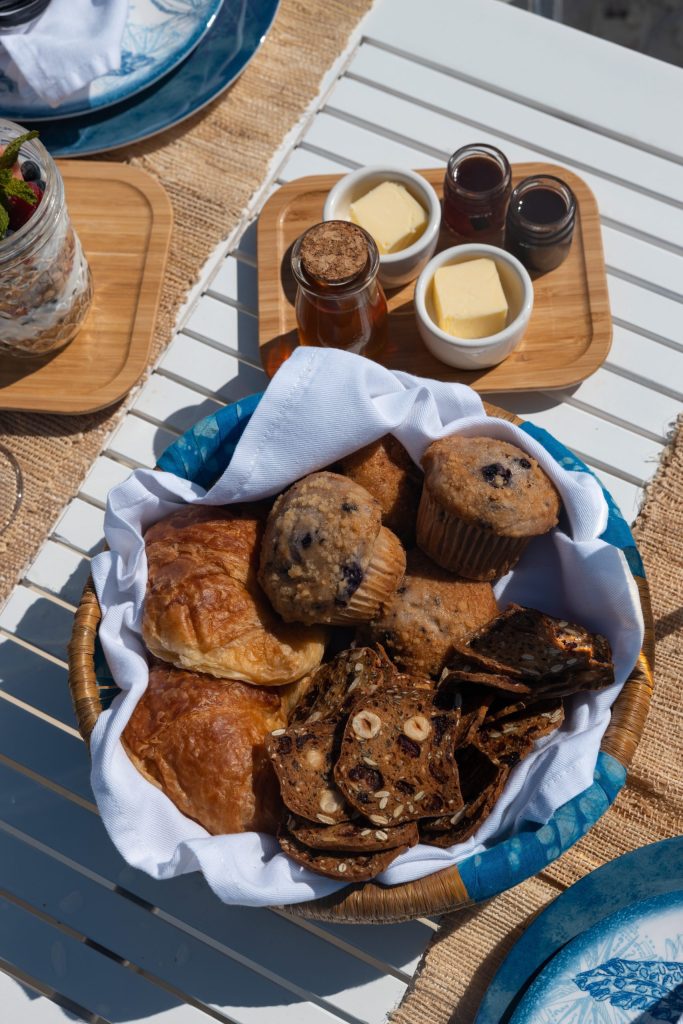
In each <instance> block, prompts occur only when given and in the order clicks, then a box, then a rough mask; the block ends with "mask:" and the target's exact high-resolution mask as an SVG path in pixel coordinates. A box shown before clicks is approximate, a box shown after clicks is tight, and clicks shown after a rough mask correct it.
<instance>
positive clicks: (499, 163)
mask: <svg viewBox="0 0 683 1024" xmlns="http://www.w3.org/2000/svg"><path fill="white" fill-rule="evenodd" d="M511 188H512V171H511V170H510V164H509V163H508V160H507V157H506V156H505V154H504V153H501V151H500V150H499V149H496V148H495V146H486V145H484V144H483V143H481V144H479V143H475V144H473V145H471V146H463V147H462V149H458V150H456V151H455V153H454V154H453V156H452V157H451V158H450V160H449V161H448V167H447V168H446V176H445V178H444V183H443V220H444V223H445V225H446V227H447V228H448V229H449V230H450V231H451V232H452V234H453V235H454V236H455V239H456V241H458V242H481V243H482V244H485V245H497V246H500V247H502V245H503V238H504V235H505V214H506V212H507V205H508V201H509V199H510V191H511Z"/></svg>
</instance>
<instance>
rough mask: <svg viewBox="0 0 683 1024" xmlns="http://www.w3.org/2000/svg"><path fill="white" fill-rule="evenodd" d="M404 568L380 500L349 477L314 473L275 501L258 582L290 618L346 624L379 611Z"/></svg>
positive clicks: (403, 562) (269, 519)
mask: <svg viewBox="0 0 683 1024" xmlns="http://www.w3.org/2000/svg"><path fill="white" fill-rule="evenodd" d="M405 567H406V558H405V552H404V550H403V548H402V546H401V542H400V541H399V540H398V538H397V537H395V536H394V534H393V533H392V532H391V530H388V529H387V528H386V527H385V526H382V508H381V506H380V503H379V502H378V501H377V499H376V498H373V497H372V495H371V494H368V492H367V491H366V490H365V488H364V487H361V486H360V485H359V484H357V483H354V481H353V480H349V479H347V477H344V476H339V475H338V474H336V473H313V474H312V475H311V476H307V477H305V478H304V479H303V480H299V482H298V483H296V484H294V486H293V487H290V489H289V490H288V491H285V493H284V494H281V495H280V497H279V498H278V499H277V501H276V502H275V504H274V505H273V508H272V510H271V512H270V515H269V517H268V522H267V524H266V531H265V534H264V537H263V544H262V546H261V563H260V570H259V582H260V584H261V586H262V587H263V589H264V590H265V592H266V594H267V596H268V597H269V599H270V602H271V604H272V605H273V607H274V608H275V610H276V611H277V612H279V614H280V615H281V616H282V618H283V619H284V620H285V622H303V623H307V624H310V623H314V622H319V623H325V622H329V623H332V624H335V625H345V624H348V623H354V622H361V621H364V620H369V619H372V618H373V617H374V616H376V615H378V614H379V611H380V608H381V607H382V605H383V603H384V602H385V601H387V600H388V599H389V598H390V597H391V595H392V594H393V592H394V591H395V590H396V587H397V586H398V585H399V583H400V581H401V579H402V577H403V573H404V572H405Z"/></svg>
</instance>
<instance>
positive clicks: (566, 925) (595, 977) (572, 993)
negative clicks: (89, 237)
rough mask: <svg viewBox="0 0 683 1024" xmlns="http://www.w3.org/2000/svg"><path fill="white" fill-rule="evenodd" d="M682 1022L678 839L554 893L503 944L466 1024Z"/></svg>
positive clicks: (682, 856)
mask: <svg viewBox="0 0 683 1024" xmlns="http://www.w3.org/2000/svg"><path fill="white" fill-rule="evenodd" d="M680 1021H683V838H676V839H668V840H665V841H663V842H661V843H654V844H653V845H652V846H643V847H641V848H640V849H639V850H635V851H634V852H633V853H629V854H626V855H624V856H623V857H619V858H618V859H617V860H613V861H611V862H610V863H609V864H606V865H605V866H604V867H602V868H599V869H598V870H597V871H593V872H592V874H590V875H587V876H586V877H585V878H583V879H581V881H580V882H577V883H576V884H575V885H573V886H572V887H571V888H570V889H567V890H566V892H564V893H562V895H561V896H559V897H558V898H557V899H556V900H555V901H554V902H553V903H551V904H550V906H549V907H547V909H546V910H544V911H543V913H542V914H540V915H539V916H538V917H537V918H536V919H535V920H534V922H533V923H532V924H531V926H530V927H529V928H528V929H527V930H526V931H525V932H524V934H523V935H522V937H521V938H520V939H519V940H518V942H517V943H516V945H515V946H514V947H513V948H512V950H511V952H510V953H509V955H508V957H507V959H506V960H505V962H504V963H503V965H502V967H501V968H500V969H499V971H498V973H497V975H496V977H495V978H494V980H493V982H492V984H491V986H490V988H489V989H488V991H487V993H486V995H485V997H484V1000H483V1002H482V1004H481V1006H480V1008H479V1012H478V1014H477V1018H476V1021H475V1024H657V1022H663V1024H664V1022H665V1024H678V1022H680Z"/></svg>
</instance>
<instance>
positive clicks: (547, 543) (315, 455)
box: [91, 348, 643, 905]
mask: <svg viewBox="0 0 683 1024" xmlns="http://www.w3.org/2000/svg"><path fill="white" fill-rule="evenodd" d="M389 432H391V433H392V434H394V435H395V436H396V437H397V438H398V439H399V440H400V441H401V442H402V443H403V445H404V446H405V447H406V448H407V449H408V451H409V452H410V455H411V456H412V458H413V459H414V460H415V461H416V462H419V460H420V458H421V456H422V454H423V452H424V450H425V448H426V447H427V445H428V444H429V443H430V441H432V440H434V439H435V438H438V437H443V436H444V435H447V434H451V433H464V434H468V435H476V434H486V435H489V436H491V437H497V438H501V439H505V440H507V441H511V442H512V443H513V444H517V445H518V446H520V447H521V448H523V449H525V450H526V451H527V452H530V453H531V454H532V455H533V456H534V457H535V458H536V459H538V461H539V463H540V464H541V466H542V467H543V469H544V470H545V471H546V473H548V475H549V476H550V477H551V479H552V480H553V482H554V483H555V485H556V486H557V488H558V489H559V491H560V494H561V496H562V501H563V504H564V508H565V510H566V513H567V517H566V519H567V523H568V528H569V532H565V531H564V530H563V529H562V528H560V527H558V528H556V529H555V530H553V531H552V532H551V533H549V534H547V535H546V536H545V537H542V538H536V539H535V540H533V541H532V542H531V544H530V545H529V547H528V548H527V550H526V552H525V554H524V556H523V557H522V559H521V561H520V563H519V564H518V565H517V567H516V568H515V569H514V570H513V571H512V572H511V573H509V574H508V576H506V577H505V578H504V579H502V580H500V581H499V582H498V583H497V584H496V588H495V593H496V597H497V598H498V602H499V604H500V606H501V607H504V606H505V605H506V604H507V603H508V602H510V601H517V602H519V603H520V604H526V605H530V606H532V607H536V608H540V609H541V610H543V611H547V612H549V613H550V614H553V615H557V616H561V617H563V618H566V619H569V620H573V621H576V622H579V623H581V624H583V625H586V626H588V627H589V628H590V629H591V630H595V631H598V632H600V633H603V634H604V635H606V636H607V638H608V639H609V641H610V643H611V644H612V649H613V654H614V661H615V666H616V680H617V681H616V683H615V684H614V685H613V686H611V687H610V688H609V689H607V690H603V691H602V692H600V693H595V694H594V693H587V694H583V695H580V696H577V697H575V698H573V699H572V701H571V703H570V708H569V711H568V714H567V717H566V720H565V722H564V725H563V726H562V728H561V729H560V730H559V731H558V732H556V733H554V734H553V735H551V736H549V737H546V738H545V739H543V740H541V741H539V743H538V744H537V746H536V748H535V750H534V752H533V753H532V754H531V755H530V756H529V757H528V758H527V759H526V760H525V761H523V762H522V763H521V764H520V765H518V766H517V767H516V768H515V769H514V771H513V772H512V774H511V776H510V779H509V781H508V784H507V786H506V787H505V790H504V791H503V794H502V795H501V798H500V799H499V801H498V803H497V805H496V807H495V809H494V811H493V813H492V814H491V816H490V817H489V818H488V819H487V821H486V822H484V824H483V825H482V826H481V828H480V829H479V831H478V832H477V834H476V835H474V836H473V837H472V838H471V839H469V840H468V841H467V842H465V843H462V844H460V845H459V846H455V847H453V848H451V849H450V850H442V849H438V848H436V847H430V846H423V845H419V846H416V847H413V849H411V850H409V851H408V852H407V853H405V854H403V856H401V857H400V858H398V859H397V860H396V861H395V862H394V863H393V864H392V865H391V866H390V867H389V869H388V870H387V871H385V872H384V873H383V874H382V875H381V876H380V881H382V882H385V883H388V884H394V883H398V882H406V881H409V880H412V879H415V878H420V877H422V876H424V875H428V874H431V873H432V872H434V871H438V870H440V869H441V868H445V867H448V866H449V865H451V864H455V863H458V862H459V861H462V860H463V859H464V858H465V857H468V856H470V855H471V854H473V853H480V852H481V851H482V850H484V849H485V848H486V847H487V846H489V845H490V844H492V843H494V842H495V841H496V839H497V838H498V837H499V836H501V835H503V834H506V835H507V834H509V833H510V832H511V831H513V830H515V829H518V828H520V827H521V826H522V825H523V824H525V823H539V822H545V821H547V820H548V818H549V817H550V815H551V814H552V813H553V812H554V811H555V810H556V809H557V808H558V807H560V806H561V805H562V804H563V803H565V802H566V801H567V800H570V799H572V798H573V797H575V796H577V795H578V794H579V793H580V792H582V791H583V790H584V789H586V788H587V787H588V786H590V785H591V784H592V782H593V770H594V767H595V763H596V758H597V754H598V749H599V746H600V740H601V737H602V735H603V733H604V731H605V729H606V727H607V724H608V722H609V717H610V707H611V705H612V703H613V702H614V700H615V698H616V696H617V694H618V693H619V691H620V690H621V687H622V685H623V683H624V681H625V679H626V678H627V676H628V674H629V672H630V671H631V669H632V668H633V665H634V664H635V662H636V659H637V657H638V654H639V651H640V647H641V642H642V636H643V622H642V615H641V610H640V602H639V599H638V592H637V589H636V586H635V583H634V581H633V578H632V576H631V572H630V570H629V568H628V566H627V564H626V561H625V559H624V556H623V554H622V553H621V551H619V550H618V549H617V548H614V547H612V546H611V545H609V544H606V543H605V542H604V541H601V540H598V537H599V536H600V534H601V533H602V531H603V530H604V528H605V524H606V521H607V506H606V503H605V500H604V497H603V494H602V491H601V489H600V487H599V485H598V483H597V481H596V480H595V479H594V478H593V477H592V476H590V475H589V474H588V473H577V472H568V471H567V470H565V469H563V468H562V467H561V466H560V465H558V463H557V462H555V461H554V459H553V458H552V457H551V456H550V455H549V454H548V452H547V451H546V450H545V449H544V448H543V447H542V446H541V445H540V444H538V443H537V442H536V441H535V440H534V439H533V438H531V437H530V436H529V435H528V434H526V433H524V432H523V431H521V430H520V429H519V428H518V427H516V426H513V425H512V424H511V423H508V422H506V421H504V420H499V419H492V418H490V417H487V416H486V415H485V413H484V409H483V406H482V403H481V400H480V398H479V396H478V395H477V394H476V393H475V392H474V391H472V390H471V389H470V388H467V387H464V386H462V385H459V384H446V383H442V382H438V381H431V380H423V379H421V378H419V377H412V376H410V375H409V374H405V373H395V372H392V371H390V370H387V369H385V368H384V367H382V366H379V365H378V364H377V363H373V362H370V361H369V360H366V359H362V358H360V357H359V356H354V355H350V354H348V353H345V352H339V351H336V350H334V349H328V350H322V349H315V348H301V349H298V350H296V351H295V352H294V354H293V355H292V357H291V358H290V359H289V360H288V361H287V362H286V363H285V364H284V366H283V367H282V368H281V369H280V370H279V371H278V373H277V374H276V376H275V377H274V378H273V380H272V381H271V383H270V386H269V388H268V390H267V392H266V394H265V396H264V398H263V399H262V400H261V402H260V404H259V405H258V407H257V409H256V411H255V413H254V415H253V417H252V419H251V421H250V422H249V424H248V426H247V428H246V430H245V432H244V434H243V436H242V438H241V440H240V442H239V444H238V446H237V449H236V451H235V454H234V456H233V459H232V461H231V463H230V465H229V466H228V468H227V469H226V471H225V472H224V473H223V475H222V476H221V478H220V479H219V480H218V481H217V483H216V484H215V485H214V486H213V487H212V488H211V489H210V490H209V491H204V490H203V489H202V488H201V487H199V486H196V485H194V484H190V483H188V481H186V480H181V479H179V478H178V477H175V476H173V475H172V474H169V473H157V472H154V471H152V470H137V471H136V472H135V473H134V474H133V475H132V476H131V477H130V478H129V479H128V480H126V481H125V482H124V483H122V484H120V485H118V486H117V487H115V488H114V489H113V490H112V491H111V493H110V495H109V499H108V502H107V512H106V516H105V534H106V538H107V542H108V544H109V547H110V550H109V551H107V552H104V553H102V554H100V555H97V557H96V558H94V559H93V566H92V569H93V577H94V580H95V586H96V589H97V595H98V597H99V600H100V604H101V606H102V610H103V618H102V623H101V626H100V639H101V641H102V645H103V648H104V651H105V654H106V657H107V661H108V663H109V666H110V668H111V671H112V673H113V675H114V678H115V679H116V681H117V683H118V685H119V686H120V687H121V689H122V690H123V691H124V692H123V693H122V694H121V695H119V697H117V698H116V700H115V701H114V702H113V704H112V706H111V707H110V708H109V709H108V710H107V711H104V712H103V713H102V714H101V715H100V717H99V719H98V722H97V725H96V726H95V730H94V732H93V735H92V741H91V753H92V763H93V768H92V786H93V791H94V793H95V797H96V799H97V803H98V805H99V808H100V811H101V814H102V819H103V821H104V823H105V825H106V827H107V830H108V831H109V834H110V836H111V838H112V839H113V841H114V843H115V844H116V846H117V847H118V849H119V851H120V852H121V854H122V855H123V856H124V857H125V859H126V860H127V861H128V862H129V863H130V864H132V865H134V866H135V867H138V868H141V869H142V870H144V871H147V872H148V873H149V874H151V875H152V876H153V877H155V878H170V877H173V876H175V875H179V874H183V873H186V872H189V871H196V870H199V871H202V873H203V874H204V876H205V878H206V880H207V881H208V883H209V885H210V886H211V888H212V889H213V890H214V891H215V893H216V894H217V895H218V896H219V897H220V899H222V900H224V901H225V902H226V903H242V904H251V905H268V904H271V905H272V904H283V903H295V902H299V901H302V900H308V899H312V898H315V897H318V896H322V895H325V894H328V893H330V892H333V891H335V890H336V889H338V888H340V887H341V885H342V883H338V882H336V881H335V880H333V879H328V878H323V877H320V876H318V875H315V874H313V873H311V872H309V871H308V870H306V869H304V868H301V867H299V866H297V865H296V864H294V863H293V862H292V861H290V860H289V859H288V858H287V857H286V856H285V855H284V854H282V853H280V852H279V847H278V844H277V841H276V840H275V839H273V838H272V837H270V836H264V835H260V834H258V833H253V832H251V833H244V834H242V835H232V836H210V835H209V834H208V833H207V832H206V831H205V830H204V829H203V828H202V827H201V826H200V825H197V824H196V823H195V822H193V821H190V820H189V819H188V818H186V817H185V816H184V815H182V814H181V813H180V811H178V810H177V809H176V807H175V806H174V805H173V804H172V803H171V801H170V800H169V799H167V797H166V796H164V794H163V793H162V792H161V791H160V790H158V789H156V788H155V787H154V786H152V785H151V784H150V783H148V782H146V781H145V779H143V778H142V776H141V775H139V774H138V772H137V771H136V769H135V768H134V767H133V765H132V763H131V762H130V761H129V759H128V757H127V755H126V753H125V751H124V749H123V747H122V745H121V742H120V736H121V732H122V730H123V729H124V727H125V725H126V723H127V721H128V719H129V718H130V716H131V714H132V711H133V709H134V707H135V705H136V703H137V701H138V700H139V698H140V696H141V695H142V693H143V692H144V690H145V687H146V685H147V679H148V670H147V661H146V656H145V649H144V646H143V643H142V639H141V636H140V621H141V610H142V603H143V599H144V594H145V584H146V577H147V565H146V560H145V553H144V542H143V539H142V533H143V532H144V530H145V529H146V528H147V527H148V526H149V525H150V524H151V523H154V522H156V521H157V520H158V519H161V518H162V517H163V516H166V515H168V514H169V513H170V512H172V511H173V510H174V509H177V508H178V507H179V506H181V505H182V504H183V503H184V502H203V503H206V504H209V505H219V504H227V503H231V502H235V501H246V500H252V499H257V498H263V497H266V496H268V495H272V494H275V493H277V492H279V491H281V490H282V489H283V488H285V487H286V486H287V485H288V484H291V483H293V482H294V481H295V480H297V479H299V478H300V477H302V476H304V475H305V474H307V473H311V472H313V471H315V470H318V469H322V468H323V467H325V466H328V465H329V464H330V463H332V462H334V461H336V460H337V459H338V458H339V457H340V456H342V455H345V454H348V453H349V452H352V451H355V450H356V449H358V448H360V447H362V446H363V445H365V444H369V443H370V442H371V441H373V440H375V439H377V438H379V437H381V436H383V435H384V434H386V433H389ZM567 440H568V441H569V442H570V443H571V438H568V439H567Z"/></svg>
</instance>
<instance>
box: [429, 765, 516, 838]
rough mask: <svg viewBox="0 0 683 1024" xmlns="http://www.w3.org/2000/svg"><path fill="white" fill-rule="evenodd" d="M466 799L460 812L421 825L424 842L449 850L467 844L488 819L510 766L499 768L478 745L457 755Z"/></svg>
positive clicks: (500, 766)
mask: <svg viewBox="0 0 683 1024" xmlns="http://www.w3.org/2000/svg"><path fill="white" fill-rule="evenodd" d="M456 760H457V763H458V769H459V772H460V780H461V787H462V793H463V798H464V803H463V806H462V807H461V809H460V811H458V812H455V813H454V814H452V815H442V816H441V817H440V818H434V819H425V820H423V821H421V822H420V823H419V830H420V842H422V843H426V844H427V845H428V846H440V847H443V848H445V847H449V846H454V845H455V844H456V843H463V842H464V841H465V840H466V839H469V837H470V836H471V835H474V833H475V832H476V831H477V829H478V828H479V826H480V825H482V824H483V822H484V821H485V820H486V818H488V816H489V814H490V813H491V811H492V810H493V807H494V806H495V803H496V801H497V800H498V797H499V796H500V794H501V793H502V791H503V787H504V785H505V783H506V782H507V779H508V775H509V774H510V767H509V766H508V765H497V764H494V762H493V761H491V759H490V758H489V757H487V756H486V754H485V753H483V751H481V750H479V749H478V748H477V747H474V746H467V747H462V748H461V749H460V750H458V751H457V753H456Z"/></svg>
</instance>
